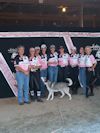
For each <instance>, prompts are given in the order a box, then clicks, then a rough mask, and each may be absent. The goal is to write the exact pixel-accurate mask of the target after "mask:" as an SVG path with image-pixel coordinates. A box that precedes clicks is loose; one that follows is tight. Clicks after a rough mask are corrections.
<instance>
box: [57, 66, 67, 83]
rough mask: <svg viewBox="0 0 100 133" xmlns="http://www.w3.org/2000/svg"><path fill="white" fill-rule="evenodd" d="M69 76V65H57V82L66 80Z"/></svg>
mask: <svg viewBox="0 0 100 133" xmlns="http://www.w3.org/2000/svg"><path fill="white" fill-rule="evenodd" d="M68 77H69V67H68V66H66V67H61V66H59V67H58V82H66V78H68Z"/></svg>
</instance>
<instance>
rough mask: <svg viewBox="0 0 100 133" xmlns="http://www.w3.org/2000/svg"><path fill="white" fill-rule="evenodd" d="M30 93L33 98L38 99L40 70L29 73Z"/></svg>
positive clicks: (39, 93)
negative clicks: (32, 94) (32, 93)
mask: <svg viewBox="0 0 100 133" xmlns="http://www.w3.org/2000/svg"><path fill="white" fill-rule="evenodd" d="M29 85H30V92H31V91H33V92H34V96H35V97H40V95H41V91H40V70H37V71H35V72H30V83H29Z"/></svg>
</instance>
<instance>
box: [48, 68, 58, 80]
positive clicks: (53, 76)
mask: <svg viewBox="0 0 100 133" xmlns="http://www.w3.org/2000/svg"><path fill="white" fill-rule="evenodd" d="M57 77H58V67H57V66H49V67H48V79H49V81H51V82H57Z"/></svg>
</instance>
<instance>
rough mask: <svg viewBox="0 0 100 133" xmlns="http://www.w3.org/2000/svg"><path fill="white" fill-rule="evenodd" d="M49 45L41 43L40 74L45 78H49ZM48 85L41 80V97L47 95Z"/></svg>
mask: <svg viewBox="0 0 100 133" xmlns="http://www.w3.org/2000/svg"><path fill="white" fill-rule="evenodd" d="M46 51H47V46H46V45H45V44H42V45H41V68H40V76H41V77H43V78H44V79H47V54H46ZM45 93H46V86H45V85H44V83H43V81H42V80H41V97H42V98H43V97H45Z"/></svg>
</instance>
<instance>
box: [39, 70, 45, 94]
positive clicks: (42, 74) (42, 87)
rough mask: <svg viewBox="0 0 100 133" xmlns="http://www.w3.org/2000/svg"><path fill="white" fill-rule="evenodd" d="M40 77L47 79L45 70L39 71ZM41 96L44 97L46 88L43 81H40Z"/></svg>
mask: <svg viewBox="0 0 100 133" xmlns="http://www.w3.org/2000/svg"><path fill="white" fill-rule="evenodd" d="M40 76H41V77H43V78H45V79H47V69H44V70H41V71H40ZM40 83H41V96H45V92H46V86H45V85H44V83H43V81H42V80H41V82H40Z"/></svg>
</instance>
